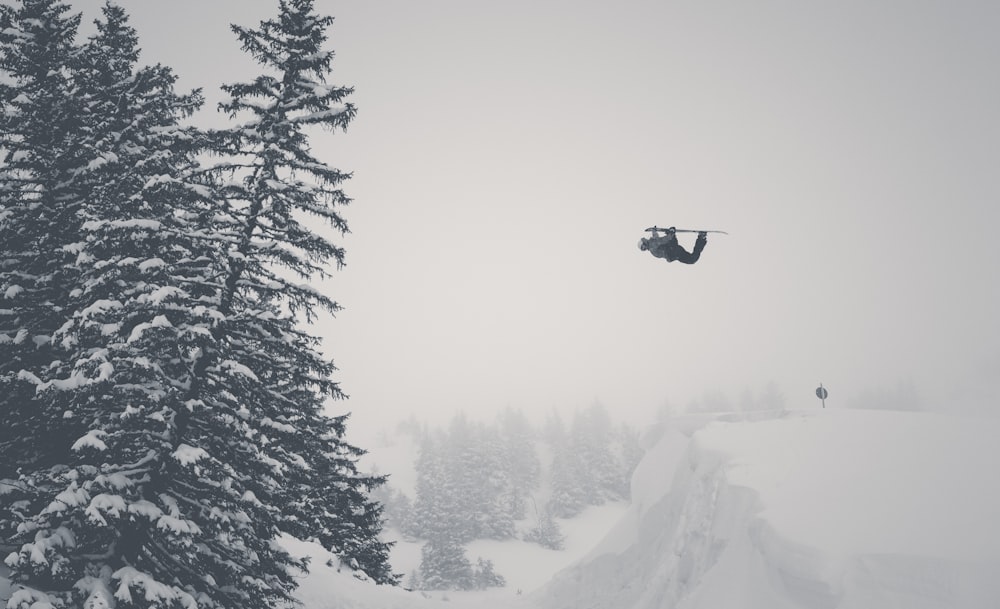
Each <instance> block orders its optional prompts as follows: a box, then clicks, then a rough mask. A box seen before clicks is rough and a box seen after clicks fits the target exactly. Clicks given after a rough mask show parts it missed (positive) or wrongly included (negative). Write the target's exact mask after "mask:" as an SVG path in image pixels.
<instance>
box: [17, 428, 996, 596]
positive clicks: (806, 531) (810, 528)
mask: <svg viewBox="0 0 1000 609" xmlns="http://www.w3.org/2000/svg"><path fill="white" fill-rule="evenodd" d="M648 439H649V444H648V446H649V449H648V452H647V454H646V457H645V459H644V460H643V462H642V464H641V465H640V466H639V468H638V469H637V470H636V472H635V475H634V476H633V480H632V484H633V504H632V506H631V507H630V508H628V510H627V511H626V513H625V515H624V517H622V519H621V520H620V522H619V523H618V525H617V526H616V527H615V528H614V529H613V530H612V532H611V533H610V534H609V535H608V536H607V538H606V539H605V540H604V541H603V542H602V543H600V544H598V546H597V547H596V548H594V549H593V550H592V551H591V552H590V553H589V554H588V555H586V556H585V557H583V558H582V559H581V560H580V561H579V562H578V563H576V564H575V565H572V566H570V567H568V568H567V569H565V570H563V571H562V572H560V573H559V574H557V575H556V577H555V578H554V579H553V580H552V581H551V582H549V583H548V584H547V585H545V586H543V587H541V588H540V589H538V590H536V591H534V592H531V593H526V594H524V595H520V596H518V595H516V594H514V593H513V592H514V591H512V590H505V589H500V590H491V591H489V592H486V593H455V594H450V595H449V596H447V598H448V599H449V600H447V601H444V600H443V599H442V596H444V595H438V594H435V595H432V598H428V597H427V596H425V595H422V594H420V593H416V592H407V591H405V590H402V589H400V588H387V587H379V586H375V585H373V584H371V583H369V582H362V581H358V580H356V579H354V578H353V577H352V576H351V575H350V574H349V573H347V572H338V570H337V569H336V567H335V566H327V565H326V562H327V560H328V559H329V558H330V557H329V555H327V554H326V553H325V552H324V551H323V550H322V549H320V548H318V547H316V546H315V545H313V544H304V543H301V542H298V541H295V540H289V541H288V545H289V548H290V549H291V550H292V551H294V552H295V553H306V554H311V555H313V556H314V557H315V558H314V561H313V573H312V574H311V575H309V576H308V577H305V578H304V579H303V581H302V588H301V589H300V598H301V599H302V600H303V602H304V604H305V607H307V608H308V609H333V608H335V607H336V608H337V609H345V608H346V609H423V608H441V609H447V608H451V609H459V608H464V607H469V608H472V607H477V608H493V609H501V608H504V609H507V608H509V609H569V608H572V609H789V608H800V609H996V608H997V607H1000V576H998V574H1000V519H998V517H1000V475H998V470H1000V448H998V443H1000V421H996V420H982V419H963V418H954V417H946V416H939V415H933V414H926V413H906V412H888V411H838V410H825V411H809V412H805V411H793V412H787V413H768V414H761V413H758V414H756V415H754V418H753V420H749V419H748V418H747V417H743V416H740V417H737V416H722V417H709V416H700V417H687V418H678V419H675V420H672V421H670V422H669V423H667V424H664V425H663V426H662V427H661V428H660V429H657V430H654V431H653V432H651V433H650V435H649V438H648ZM0 575H2V573H0ZM4 584H5V582H4V581H3V578H2V577H0V596H3V590H4V587H5V586H4Z"/></svg>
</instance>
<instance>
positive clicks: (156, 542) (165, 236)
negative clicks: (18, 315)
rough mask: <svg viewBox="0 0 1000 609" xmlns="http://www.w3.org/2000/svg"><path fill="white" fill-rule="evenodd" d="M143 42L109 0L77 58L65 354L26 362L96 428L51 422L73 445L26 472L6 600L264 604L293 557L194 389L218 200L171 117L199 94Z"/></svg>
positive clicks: (213, 310) (212, 295)
mask: <svg viewBox="0 0 1000 609" xmlns="http://www.w3.org/2000/svg"><path fill="white" fill-rule="evenodd" d="M137 54H138V48H137V41H136V37H135V32H134V31H133V30H132V29H131V28H129V27H128V26H127V24H126V22H125V16H124V13H123V12H122V11H121V10H120V9H117V8H115V7H112V6H107V7H105V10H104V21H101V22H99V24H98V33H97V34H96V35H95V36H94V37H93V38H92V39H91V40H89V41H88V43H87V45H86V47H85V50H84V52H83V53H82V54H81V59H80V65H79V68H78V72H77V73H76V74H75V75H74V78H75V79H76V83H77V87H78V89H77V90H78V93H79V96H80V99H81V100H82V101H83V102H84V103H85V108H86V109H85V111H84V112H83V113H82V114H81V131H82V132H83V133H84V137H82V138H81V140H80V144H81V145H80V150H81V152H82V154H84V155H85V159H86V160H87V163H86V164H85V165H83V166H81V168H80V169H79V171H78V172H77V176H76V187H77V190H78V192H80V193H81V194H82V195H83V203H82V204H81V205H80V207H79V209H78V214H79V215H80V219H81V222H82V223H81V224H80V225H79V226H78V231H77V234H76V235H75V237H76V240H75V241H74V242H73V243H71V244H69V245H70V246H69V247H68V248H66V249H67V251H69V252H70V253H72V254H73V255H74V258H75V265H74V270H75V272H76V273H77V275H78V278H77V281H75V282H74V283H73V284H71V285H70V286H69V287H68V288H67V289H69V288H72V289H71V290H70V291H69V294H68V295H67V298H68V303H69V305H70V306H68V307H67V308H66V311H65V315H66V317H67V319H66V321H65V323H64V324H63V325H62V326H61V327H60V328H59V330H57V331H56V332H55V334H54V338H55V341H54V343H53V344H54V345H55V346H56V347H57V348H59V349H60V350H61V351H62V352H63V353H64V354H65V358H64V359H63V360H60V362H59V363H58V364H57V365H55V366H52V367H51V371H50V375H49V376H50V378H49V379H47V380H46V379H44V378H38V377H34V378H32V379H31V380H32V381H33V382H34V383H35V385H36V388H35V389H36V392H37V395H38V396H39V398H40V400H41V401H42V402H43V403H44V404H46V405H48V406H49V408H48V411H49V412H50V413H59V416H58V417H52V418H53V420H56V421H58V420H68V421H72V422H76V424H77V426H78V427H80V428H81V429H84V430H86V432H85V433H81V434H79V435H78V437H77V438H75V440H73V441H71V442H64V441H63V440H64V439H63V438H55V439H54V440H56V442H54V444H55V445H56V448H57V449H58V448H60V446H61V447H62V449H63V451H62V452H64V453H65V455H63V454H61V453H57V454H58V456H59V457H60V459H59V460H58V462H57V463H56V464H55V465H53V466H51V467H46V468H39V467H37V465H38V464H34V465H35V468H34V469H32V470H31V471H30V472H29V473H27V474H24V475H22V476H21V477H20V479H19V483H21V484H24V485H25V486H27V487H29V488H31V489H34V490H35V492H37V493H39V494H41V495H43V496H45V495H47V502H46V503H45V504H43V505H42V506H41V509H38V510H35V511H34V512H33V513H30V514H27V516H28V517H27V518H26V519H25V522H23V523H22V525H21V528H20V531H19V537H20V538H19V539H18V540H17V541H21V542H23V543H19V544H18V547H19V550H18V551H17V552H15V553H14V554H12V555H11V556H10V557H9V558H8V559H7V564H8V565H9V566H10V567H11V569H12V576H13V577H14V579H15V580H16V581H18V582H19V583H20V584H21V587H20V588H19V589H18V590H17V591H16V592H15V594H14V597H13V598H12V602H11V604H10V606H11V607H15V608H16V607H27V606H31V605H32V604H33V603H35V602H48V603H52V604H54V605H55V606H60V605H63V604H66V605H70V606H118V607H120V608H124V607H162V608H174V607H193V606H196V605H197V606H214V607H260V608H263V607H270V606H273V605H274V604H276V603H278V602H281V601H286V600H288V599H289V598H290V590H291V589H292V588H293V587H294V583H293V579H292V577H291V575H290V573H289V572H288V567H290V566H292V565H295V564H298V563H295V562H294V561H292V560H291V559H290V557H288V556H287V554H286V553H284V552H283V551H282V550H280V549H279V548H277V547H276V546H275V544H273V543H272V540H273V538H274V535H275V533H276V527H275V526H274V519H273V517H272V516H271V510H269V509H267V508H266V507H265V506H263V505H262V504H260V502H258V501H256V499H255V498H254V497H253V496H252V494H251V493H249V492H247V490H246V486H245V485H244V484H242V483H241V482H242V481H241V479H240V474H241V473H242V472H240V470H239V467H238V466H236V467H234V466H233V464H234V463H239V460H240V458H241V457H243V455H242V454H239V455H234V454H233V452H237V453H239V452H240V449H246V447H245V446H238V447H233V446H231V444H230V442H229V440H228V438H227V437H226V436H228V435H229V434H231V433H232V431H233V429H232V428H233V427H237V428H238V427H239V425H238V423H237V424H235V425H234V424H233V423H234V422H235V421H236V419H235V417H233V416H232V415H231V414H230V413H226V412H219V411H212V410H210V409H209V408H207V407H206V404H207V402H206V401H198V400H192V399H189V397H190V396H189V391H190V389H191V388H192V387H193V386H195V384H196V383H195V380H196V378H197V377H196V374H195V373H196V372H197V365H196V363H197V361H198V358H197V355H198V354H199V353H202V352H204V351H206V350H209V349H212V348H214V343H215V342H216V341H215V338H214V336H213V335H212V333H211V331H210V330H211V327H212V323H213V322H214V321H215V320H217V319H218V318H219V317H220V314H219V311H218V307H217V304H218V303H219V302H220V300H221V284H220V283H219V282H218V279H217V277H218V276H219V275H220V273H219V271H221V270H222V269H220V268H218V267H216V266H214V263H213V261H214V260H215V259H217V258H218V256H217V255H216V253H217V243H215V242H214V241H212V240H210V239H209V238H208V237H207V236H206V233H207V232H208V231H205V230H203V228H204V226H205V218H207V217H209V215H210V214H211V213H212V212H211V211H210V209H209V205H210V203H211V199H206V198H204V197H203V196H202V195H204V194H206V193H208V191H206V190H205V189H204V188H203V187H202V186H201V185H198V184H193V183H190V182H186V181H185V180H184V179H183V176H184V174H185V173H188V172H190V171H191V170H192V169H193V165H194V156H195V153H196V152H197V151H198V137H197V134H195V133H194V132H192V131H191V130H188V129H182V128H180V127H178V121H179V120H180V119H182V118H184V117H185V116H187V115H188V114H190V112H191V111H192V110H193V109H194V108H195V107H196V106H197V104H198V103H199V100H198V97H197V95H191V96H179V95H176V94H174V92H173V83H174V78H173V76H172V75H171V74H170V72H169V70H167V69H165V68H162V67H159V66H157V67H153V68H143V69H141V70H134V64H135V61H136V57H137ZM22 376H24V375H22ZM192 421H194V422H193V423H192ZM227 425H228V429H227ZM192 429H197V431H192ZM46 444H47V445H48V444H50V443H46ZM220 445H221V446H225V447H227V448H229V449H230V450H229V452H228V453H227V451H226V450H216V449H217V448H218V447H219V446H220ZM112 597H113V598H112Z"/></svg>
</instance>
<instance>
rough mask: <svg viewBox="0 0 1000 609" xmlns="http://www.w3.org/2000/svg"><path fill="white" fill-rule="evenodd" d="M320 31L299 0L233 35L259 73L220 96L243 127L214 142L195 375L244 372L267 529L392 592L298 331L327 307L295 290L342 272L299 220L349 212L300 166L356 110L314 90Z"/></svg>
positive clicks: (335, 389)
mask: <svg viewBox="0 0 1000 609" xmlns="http://www.w3.org/2000/svg"><path fill="white" fill-rule="evenodd" d="M332 21H333V19H332V18H331V17H322V16H319V15H317V14H316V13H315V12H314V10H313V2H312V0H281V1H280V2H279V15H278V17H277V18H276V19H271V20H265V21H262V22H261V23H260V26H259V27H258V28H257V29H246V28H242V27H239V26H233V31H234V32H235V33H236V35H237V37H238V39H239V41H240V43H241V45H242V47H243V49H244V50H245V51H246V52H248V53H249V54H250V55H251V56H252V57H253V58H254V59H255V60H256V61H257V62H258V63H259V64H260V65H261V67H262V69H263V70H264V72H265V73H263V74H261V75H260V76H258V77H257V78H256V79H254V80H253V81H251V82H247V83H236V84H227V85H225V86H223V89H224V90H225V91H226V92H227V93H228V94H229V96H230V99H229V100H228V101H226V102H224V103H222V104H220V109H221V110H223V111H225V112H226V113H228V114H229V115H230V116H231V117H232V118H234V119H241V118H242V119H244V120H245V121H246V122H244V123H242V124H239V125H237V126H235V127H233V128H230V129H227V130H225V131H221V132H218V133H216V146H215V152H216V154H217V155H219V156H220V157H221V159H220V162H219V163H218V164H217V165H215V166H214V167H213V168H212V175H214V176H215V177H216V180H217V184H218V186H219V192H220V194H221V196H223V197H224V198H225V200H226V202H227V204H228V209H227V212H228V214H227V215H226V217H225V218H223V219H222V220H221V222H220V226H219V229H220V233H221V234H222V235H223V236H224V238H227V239H228V240H229V248H228V251H227V256H226V263H225V264H226V269H225V272H224V276H223V280H222V283H223V289H222V295H221V302H220V310H221V312H222V314H223V315H224V320H222V321H220V323H219V324H218V325H217V326H216V327H215V329H214V334H215V335H216V336H217V337H219V338H220V339H221V340H220V342H221V343H222V345H221V347H220V349H219V351H217V352H216V353H208V354H205V355H204V356H203V359H202V362H201V363H200V365H201V367H202V368H203V369H204V370H205V372H207V373H209V377H211V376H212V375H214V374H220V373H221V374H222V375H223V376H230V375H229V372H230V369H231V368H232V365H233V363H234V362H235V365H236V366H240V367H243V366H245V367H246V372H248V374H247V375H246V377H247V378H248V379H249V381H250V383H249V384H248V385H247V386H245V387H241V388H240V389H242V391H241V392H240V398H241V399H240V401H241V402H242V404H241V406H242V407H244V408H249V409H250V410H251V412H254V411H256V412H257V413H259V414H260V415H262V416H258V417H254V419H255V420H254V422H252V423H250V424H252V425H254V426H256V427H257V430H256V431H257V433H259V434H260V439H261V445H260V448H261V449H263V452H264V454H266V455H267V459H268V460H269V461H271V462H272V469H273V470H274V471H275V473H278V474H280V484H276V485H275V484H265V485H264V486H262V487H261V488H259V489H258V490H259V491H260V492H261V493H264V494H266V496H267V498H268V500H269V503H270V504H271V505H280V506H283V509H281V510H280V511H276V512H275V517H276V518H277V519H278V526H279V527H280V528H281V529H282V530H283V531H286V532H289V533H291V534H293V535H296V536H299V537H303V538H307V539H309V538H313V539H317V540H318V541H320V542H321V543H322V544H323V545H325V546H326V547H328V548H330V549H331V550H332V551H334V552H335V553H337V554H340V555H342V556H343V557H345V558H347V559H349V560H350V561H351V562H352V563H353V564H357V565H358V566H359V567H360V568H361V569H362V570H364V571H365V572H366V573H368V575H370V576H371V577H373V578H374V579H375V580H376V581H379V582H385V583H388V582H393V581H395V576H394V575H393V574H391V573H390V572H389V567H388V548H389V546H388V545H387V544H384V543H380V542H378V541H377V540H378V534H379V533H380V531H381V526H382V517H381V510H382V508H381V506H379V505H378V504H377V503H375V502H373V501H371V500H370V499H369V498H368V495H367V492H368V491H370V490H371V489H372V488H373V487H375V486H377V485H379V484H381V483H382V482H384V478H381V477H377V476H365V475H362V474H361V473H359V472H358V470H357V467H356V461H357V459H358V457H360V456H361V455H362V454H363V451H362V450H360V449H359V448H357V447H354V446H352V445H350V444H348V443H347V442H346V441H345V440H344V439H343V435H344V430H345V422H346V416H338V417H327V416H325V415H324V414H323V410H324V408H325V403H326V401H327V400H330V399H333V400H336V399H341V398H343V397H344V396H343V393H342V392H341V390H340V387H339V385H338V384H337V383H336V382H334V381H332V380H331V378H330V377H331V375H332V373H333V372H334V370H335V368H334V366H333V364H332V362H330V361H327V360H326V359H324V358H323V357H322V355H321V354H320V353H319V349H318V348H319V344H318V343H319V341H318V339H317V338H315V337H312V336H310V335H308V334H307V333H305V332H304V331H303V330H302V329H301V328H300V327H299V324H300V323H301V322H303V321H312V320H313V319H314V318H315V317H316V315H317V314H318V313H319V312H321V311H327V312H330V313H333V312H335V311H337V310H338V309H339V306H338V305H337V304H336V303H335V302H334V301H333V300H331V299H330V298H328V297H327V296H325V295H323V294H321V293H320V292H318V291H316V290H315V289H314V288H312V287H311V286H310V285H309V284H302V283H299V282H298V281H297V280H296V279H299V280H307V281H315V280H319V279H323V278H325V277H327V276H328V270H327V269H328V267H329V265H330V264H331V263H335V264H336V265H337V266H341V265H343V263H344V251H343V249H342V248H341V247H339V246H337V245H335V244H334V243H333V242H332V241H330V240H329V239H328V238H327V237H325V236H323V235H321V234H320V233H318V232H316V231H314V230H312V229H311V227H310V219H311V218H319V219H320V220H322V221H324V222H326V223H328V224H329V225H330V226H332V227H333V228H334V229H335V230H337V231H339V232H340V233H346V232H347V230H348V229H347V224H346V222H345V220H344V219H343V218H342V217H341V215H340V212H339V210H338V207H339V206H341V205H345V204H347V203H348V202H349V199H348V197H347V196H346V195H345V194H344V192H343V191H342V190H341V188H340V185H341V183H342V182H343V181H344V180H345V179H347V178H348V177H349V176H348V174H345V173H343V172H341V171H339V170H336V169H334V168H332V167H329V166H328V165H326V164H325V163H323V162H322V161H321V160H319V159H317V158H316V157H314V156H313V155H312V153H311V152H310V147H309V138H308V134H307V129H308V128H310V127H327V128H329V129H337V128H346V127H347V125H348V123H349V122H350V121H351V119H352V118H353V117H354V115H355V112H356V111H355V108H354V106H353V104H351V103H350V102H346V101H345V99H346V97H347V96H348V95H350V93H351V92H352V91H353V90H352V89H351V88H349V87H340V86H334V85H329V84H326V82H325V79H326V76H327V75H328V74H329V73H330V71H331V64H332V60H333V52H332V51H328V50H324V49H323V45H324V43H325V41H326V38H327V37H326V29H327V28H328V27H329V25H330V24H331V23H332ZM241 369H242V368H241ZM206 378H208V377H206ZM219 382H222V379H221V378H220V379H219ZM248 389H249V390H250V391H247V390H248ZM227 401H229V400H227Z"/></svg>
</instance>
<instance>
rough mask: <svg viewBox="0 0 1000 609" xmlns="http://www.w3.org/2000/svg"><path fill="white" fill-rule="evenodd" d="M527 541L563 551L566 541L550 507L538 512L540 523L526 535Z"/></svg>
mask: <svg viewBox="0 0 1000 609" xmlns="http://www.w3.org/2000/svg"><path fill="white" fill-rule="evenodd" d="M524 540H525V541H532V542H535V543H537V544H538V545H540V546H542V547H543V548H549V549H550V550H562V549H563V544H564V542H565V541H566V538H565V536H564V535H563V534H562V530H561V529H560V528H559V523H558V522H556V519H555V518H554V517H553V516H552V511H551V509H550V508H549V506H548V505H546V506H544V507H543V508H542V509H541V511H540V512H538V521H537V523H536V524H535V526H534V527H532V528H531V529H529V530H528V532H527V533H525V535H524Z"/></svg>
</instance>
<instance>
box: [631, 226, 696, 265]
mask: <svg viewBox="0 0 1000 609" xmlns="http://www.w3.org/2000/svg"><path fill="white" fill-rule="evenodd" d="M706 243H707V239H706V238H705V236H704V235H698V239H697V240H696V241H695V242H694V251H691V252H689V251H687V250H686V249H684V248H683V247H681V244H680V243H677V235H676V234H674V233H667V234H665V235H662V236H660V235H656V234H655V233H654V236H653V237H650V238H649V240H648V241H647V242H646V249H647V250H649V253H650V254H652V255H654V256H656V257H657V258H663V259H664V260H666V261H667V262H673V261H674V260H676V261H678V262H683V263H684V264H694V263H695V262H697V261H698V258H699V257H701V251H702V250H703V249H705V244H706Z"/></svg>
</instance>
